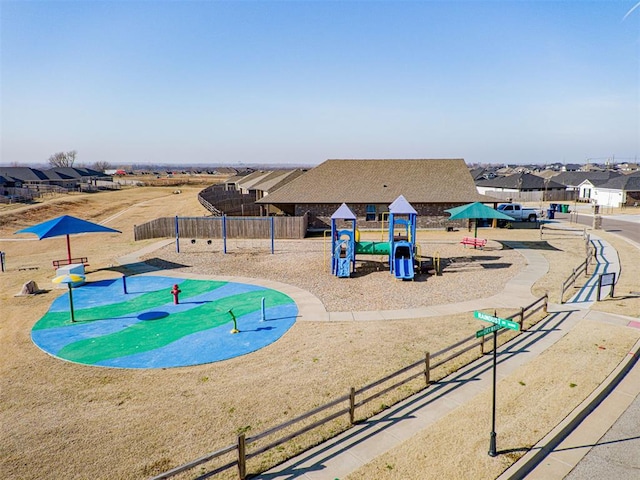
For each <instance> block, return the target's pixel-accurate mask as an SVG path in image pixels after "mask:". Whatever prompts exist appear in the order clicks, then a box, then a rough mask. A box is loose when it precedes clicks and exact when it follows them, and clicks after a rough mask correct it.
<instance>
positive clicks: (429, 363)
mask: <svg viewBox="0 0 640 480" xmlns="http://www.w3.org/2000/svg"><path fill="white" fill-rule="evenodd" d="M548 303H549V295H548V294H545V295H543V296H542V297H540V298H538V299H537V300H535V301H534V302H533V303H531V304H529V305H527V306H525V307H521V308H520V310H519V311H518V312H516V313H514V314H512V315H510V316H508V317H506V319H508V320H516V321H517V322H518V323H519V325H520V332H523V331H526V326H525V323H524V321H525V319H527V318H529V317H531V316H532V315H534V314H535V313H536V312H538V311H540V310H543V313H544V315H543V316H542V318H544V317H546V314H547V306H548ZM535 323H536V322H533V323H532V325H533V324H535ZM497 334H498V336H500V335H502V334H509V335H511V336H513V338H516V337H517V336H518V335H519V334H520V333H519V332H514V331H512V330H507V329H501V330H499V331H498V332H497ZM484 338H485V337H482V338H481V339H477V338H476V336H475V334H474V335H472V336H469V337H466V338H463V339H461V340H459V341H458V342H456V343H454V344H453V345H450V346H449V347H446V348H444V349H442V350H440V351H438V352H435V353H433V354H430V353H429V352H426V353H425V355H424V357H423V358H421V359H419V360H417V361H416V362H414V363H412V364H410V365H407V366H406V367H403V368H401V369H399V370H397V371H395V372H393V373H390V374H388V375H386V376H385V377H383V378H380V379H379V380H376V381H374V382H372V383H369V384H368V385H365V386H363V387H360V388H358V389H356V388H354V387H351V388H350V390H349V393H347V394H345V395H342V396H340V397H338V398H336V399H334V400H332V401H330V402H328V403H326V404H324V405H321V406H319V407H316V408H314V409H313V410H310V411H308V412H306V413H303V414H302V415H299V416H297V417H295V418H293V419H291V420H289V421H287V422H285V423H282V424H280V425H277V426H275V427H272V428H270V429H268V430H265V431H263V432H261V433H259V434H257V435H254V436H250V437H247V436H246V435H245V433H240V434H239V435H238V437H237V442H236V443H235V444H234V445H229V446H227V447H224V448H221V449H219V450H216V451H213V452H211V453H208V454H206V455H203V456H202V457H200V458H197V459H195V460H193V461H191V462H188V463H185V464H183V465H180V466H178V467H176V468H173V469H171V470H168V471H166V472H164V473H161V474H160V475H157V476H155V477H153V478H152V479H151V480H161V479H166V478H171V477H174V476H176V475H178V474H180V473H183V472H186V471H189V470H191V469H193V468H195V467H198V466H201V465H203V464H205V463H207V462H210V461H212V460H214V459H216V458H219V457H222V456H224V455H227V454H230V453H231V452H234V451H235V452H237V458H236V459H234V460H232V461H228V462H227V463H225V464H223V465H220V466H217V467H215V468H212V469H210V470H208V471H207V473H203V474H201V475H200V476H197V477H196V478H198V479H204V478H210V477H212V476H214V475H217V474H218V473H221V472H223V471H226V470H228V469H230V468H233V467H234V466H237V468H238V478H239V479H240V480H245V479H246V477H247V460H249V459H251V458H254V457H256V456H258V455H260V454H263V453H265V452H267V451H269V450H272V449H276V448H278V447H280V446H281V445H283V444H285V443H286V442H288V441H290V440H292V439H294V438H296V437H299V436H300V435H303V434H304V433H307V432H309V431H311V430H313V429H316V428H318V427H321V426H323V425H325V424H327V423H328V422H331V421H333V420H336V419H339V418H340V417H343V416H346V415H348V418H349V426H353V425H354V424H356V423H357V422H358V421H362V420H366V418H368V417H365V418H362V419H358V418H356V408H359V407H363V406H364V405H366V404H369V403H370V402H372V401H373V400H375V399H377V398H380V397H381V396H383V395H385V394H387V393H390V392H392V391H395V390H398V389H399V388H400V387H403V386H404V385H406V384H407V383H409V382H412V381H414V380H417V379H419V378H423V379H424V383H423V386H422V387H421V388H420V389H419V390H423V389H425V388H427V387H428V386H429V385H430V384H432V383H436V382H432V381H431V372H432V371H433V370H434V369H436V368H438V367H440V366H443V365H445V364H446V363H447V362H450V361H452V360H454V359H456V358H458V357H460V356H461V355H463V354H465V353H467V352H469V351H471V350H473V349H477V348H478V347H479V348H480V352H479V354H480V355H483V354H485V353H488V351H491V350H488V349H487V343H491V342H490V341H487V342H485V340H484ZM510 340H511V338H510V339H509V340H507V341H510ZM495 347H496V346H495V345H493V348H495ZM441 357H443V358H441ZM475 358H477V356H476V357H474V358H473V359H475ZM434 359H438V361H436V362H433V360H434ZM473 359H471V360H469V361H473ZM460 366H461V365H460ZM460 366H457V368H459V367H460ZM400 377H402V378H400ZM392 381H393V383H391V384H389V385H387V386H384V387H383V385H385V384H387V383H388V382H392ZM419 390H418V391H419ZM414 393H417V391H416V392H411V393H410V394H409V395H413V394H414ZM409 395H404V396H403V397H402V398H400V399H398V400H397V401H398V402H399V401H401V400H403V399H404V398H407V397H408V396H409ZM361 396H364V397H363V398H361V399H358V398H359V397H361ZM341 405H344V406H342V407H341V408H338V409H337V410H336V407H340V406H341ZM327 412H328V413H327ZM319 414H324V416H323V417H322V418H320V419H317V420H315V421H313V422H311V423H307V424H304V425H301V426H298V428H297V429H296V430H295V431H293V432H288V433H287V434H285V435H283V436H281V437H280V438H277V439H275V440H272V441H271V442H269V443H267V444H266V445H260V446H259V447H256V449H255V450H253V451H251V452H248V451H247V447H248V446H249V445H251V444H254V443H256V442H258V441H260V440H264V439H266V438H267V437H269V436H271V435H275V434H276V433H278V432H282V431H283V430H288V429H290V428H291V427H293V426H296V425H299V424H301V423H302V422H304V421H305V420H308V419H310V418H312V417H315V416H316V415H319ZM334 430H335V429H334ZM342 431H344V430H342ZM338 433H341V432H334V434H333V436H335V435H337V434H338ZM310 446H311V445H309V447H310Z"/></svg>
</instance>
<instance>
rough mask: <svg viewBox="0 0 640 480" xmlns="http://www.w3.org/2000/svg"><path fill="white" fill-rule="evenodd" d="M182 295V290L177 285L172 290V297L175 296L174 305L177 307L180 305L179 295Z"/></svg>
mask: <svg viewBox="0 0 640 480" xmlns="http://www.w3.org/2000/svg"><path fill="white" fill-rule="evenodd" d="M179 293H182V290H180V289H179V288H178V284H177V283H176V284H175V285H174V286H173V288H172V289H171V295H173V303H175V304H176V305H178V303H180V302H179V301H178V294H179Z"/></svg>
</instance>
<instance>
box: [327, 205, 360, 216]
mask: <svg viewBox="0 0 640 480" xmlns="http://www.w3.org/2000/svg"><path fill="white" fill-rule="evenodd" d="M331 219H332V220H355V219H356V214H355V213H353V212H352V211H351V209H350V208H349V207H347V204H346V203H343V204H342V205H340V207H339V208H338V209H337V210H336V211H335V212H333V215H331Z"/></svg>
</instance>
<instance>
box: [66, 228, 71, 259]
mask: <svg viewBox="0 0 640 480" xmlns="http://www.w3.org/2000/svg"><path fill="white" fill-rule="evenodd" d="M67 259H68V260H69V265H71V242H70V241H69V234H68V233H67Z"/></svg>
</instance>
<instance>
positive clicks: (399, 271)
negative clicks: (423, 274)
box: [393, 257, 414, 280]
mask: <svg viewBox="0 0 640 480" xmlns="http://www.w3.org/2000/svg"><path fill="white" fill-rule="evenodd" d="M393 273H395V275H396V278H400V279H402V280H411V279H413V276H414V273H413V260H412V259H411V258H405V257H401V258H396V259H395V265H394V269H393Z"/></svg>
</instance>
